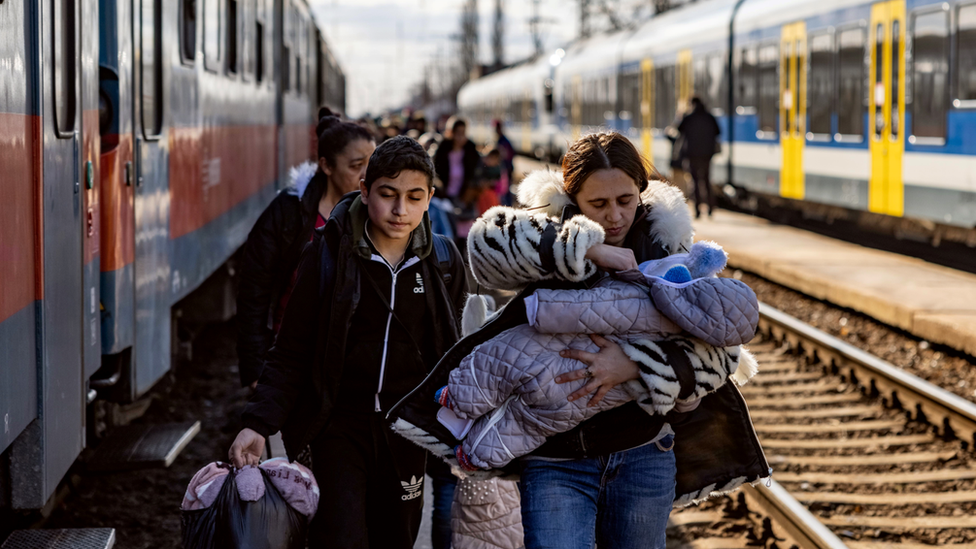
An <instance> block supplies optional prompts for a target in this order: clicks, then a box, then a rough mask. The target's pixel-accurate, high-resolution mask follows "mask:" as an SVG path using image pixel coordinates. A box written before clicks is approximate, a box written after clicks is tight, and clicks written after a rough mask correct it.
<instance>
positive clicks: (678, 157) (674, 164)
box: [664, 99, 690, 198]
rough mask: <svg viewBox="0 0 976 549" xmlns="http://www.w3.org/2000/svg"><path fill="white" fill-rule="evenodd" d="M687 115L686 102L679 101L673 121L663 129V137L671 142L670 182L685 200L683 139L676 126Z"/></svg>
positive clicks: (686, 191) (688, 193)
mask: <svg viewBox="0 0 976 549" xmlns="http://www.w3.org/2000/svg"><path fill="white" fill-rule="evenodd" d="M686 114H688V101H687V100H685V99H680V100H679V101H678V107H677V108H676V109H675V111H674V120H673V121H672V122H671V124H670V125H668V127H667V128H665V129H664V135H665V137H667V138H668V141H670V142H671V160H670V162H669V163H668V164H669V166H670V167H671V182H672V183H673V184H674V185H676V186H677V187H678V188H679V189H681V192H682V193H684V195H685V197H686V198H687V197H688V196H689V195H690V192H689V189H688V186H689V185H688V179H689V177H688V172H686V171H685V151H686V149H685V139H684V137H682V136H681V133H680V132H679V131H678V126H680V125H681V121H682V120H684V118H685V115H686Z"/></svg>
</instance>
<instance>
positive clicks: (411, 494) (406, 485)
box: [400, 476, 424, 501]
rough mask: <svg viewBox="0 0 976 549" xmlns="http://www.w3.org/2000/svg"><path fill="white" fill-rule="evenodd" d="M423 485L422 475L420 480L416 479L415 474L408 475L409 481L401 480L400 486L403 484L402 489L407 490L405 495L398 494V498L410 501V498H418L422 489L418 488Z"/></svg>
mask: <svg viewBox="0 0 976 549" xmlns="http://www.w3.org/2000/svg"><path fill="white" fill-rule="evenodd" d="M423 485H424V477H420V480H417V477H416V476H412V477H410V481H409V482H408V481H405V480H401V481H400V486H403V490H404V491H405V492H407V495H405V496H400V499H402V500H403V501H410V500H412V499H416V498H419V497H420V496H421V494H423V491H421V490H420V489H421V488H422V487H423Z"/></svg>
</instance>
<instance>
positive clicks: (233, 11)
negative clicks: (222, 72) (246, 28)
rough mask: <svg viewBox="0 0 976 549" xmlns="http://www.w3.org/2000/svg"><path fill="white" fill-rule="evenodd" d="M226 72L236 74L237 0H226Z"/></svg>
mask: <svg viewBox="0 0 976 549" xmlns="http://www.w3.org/2000/svg"><path fill="white" fill-rule="evenodd" d="M226 36H227V49H226V51H227V73H228V74H237V0H227V34H226Z"/></svg>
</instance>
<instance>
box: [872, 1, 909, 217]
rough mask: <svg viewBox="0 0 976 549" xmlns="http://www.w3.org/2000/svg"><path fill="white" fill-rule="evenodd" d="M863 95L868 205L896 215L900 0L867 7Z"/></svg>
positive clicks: (901, 146)
mask: <svg viewBox="0 0 976 549" xmlns="http://www.w3.org/2000/svg"><path fill="white" fill-rule="evenodd" d="M870 28H871V32H870V34H869V36H871V37H872V38H873V43H874V47H872V48H871V65H870V68H871V72H870V78H871V82H872V83H873V86H872V88H871V91H870V93H869V94H868V96H869V99H868V100H869V109H868V113H869V120H870V127H871V143H870V149H871V180H870V186H869V190H868V208H869V209H870V210H871V211H872V212H877V213H882V214H888V215H894V216H901V215H902V214H903V213H904V210H905V198H904V197H905V183H904V180H903V179H902V162H903V160H902V159H903V157H904V154H905V137H904V121H905V0H891V1H888V2H879V3H877V4H874V5H873V6H872V7H871V27H870Z"/></svg>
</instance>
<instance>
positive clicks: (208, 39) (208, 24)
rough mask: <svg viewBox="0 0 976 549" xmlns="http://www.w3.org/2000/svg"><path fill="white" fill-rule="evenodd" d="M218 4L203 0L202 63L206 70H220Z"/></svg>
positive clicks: (211, 0) (215, 1)
mask: <svg viewBox="0 0 976 549" xmlns="http://www.w3.org/2000/svg"><path fill="white" fill-rule="evenodd" d="M220 2H221V0H203V62H204V65H206V67H207V69H209V70H212V71H217V70H219V69H220Z"/></svg>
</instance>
